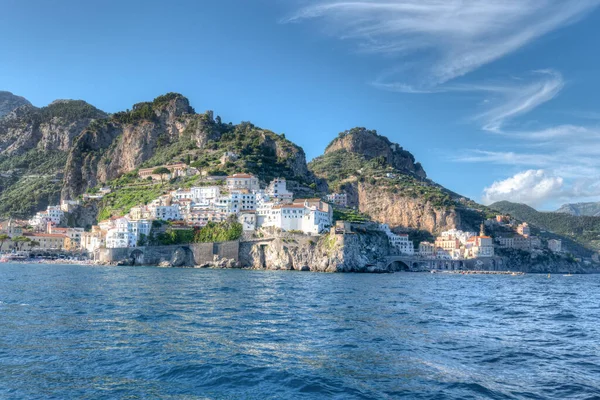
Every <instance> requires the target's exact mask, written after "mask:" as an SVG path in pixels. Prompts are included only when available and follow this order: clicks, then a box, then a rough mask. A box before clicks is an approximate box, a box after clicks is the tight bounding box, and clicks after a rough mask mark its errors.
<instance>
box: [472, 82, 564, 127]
mask: <svg viewBox="0 0 600 400" xmlns="http://www.w3.org/2000/svg"><path fill="white" fill-rule="evenodd" d="M535 72H536V75H537V76H540V77H541V78H540V79H538V80H534V81H531V82H529V83H526V84H523V82H515V83H512V82H510V83H507V84H505V85H504V86H500V87H498V86H494V87H483V88H479V87H478V86H473V90H487V91H490V92H494V93H496V94H498V95H499V96H500V97H501V98H502V99H501V103H500V104H499V105H497V106H495V107H493V108H491V109H489V110H488V111H486V112H484V113H482V114H480V115H478V116H477V117H476V119H479V120H482V121H484V125H483V129H484V130H486V131H489V132H495V133H503V129H502V128H503V126H504V124H505V122H507V121H510V120H511V119H513V118H516V117H518V116H520V115H524V114H526V113H528V112H530V111H531V110H533V109H535V108H536V107H538V106H540V105H541V104H544V103H546V102H547V101H550V100H552V99H553V98H554V97H555V96H556V95H558V94H559V93H560V91H561V90H562V88H563V87H564V81H563V78H562V76H561V74H560V73H558V72H556V71H552V70H543V71H535Z"/></svg>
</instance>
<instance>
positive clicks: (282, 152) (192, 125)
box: [62, 93, 314, 199]
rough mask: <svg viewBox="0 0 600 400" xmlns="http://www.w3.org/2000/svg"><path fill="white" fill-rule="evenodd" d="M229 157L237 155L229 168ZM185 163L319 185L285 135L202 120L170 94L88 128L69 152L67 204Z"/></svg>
mask: <svg viewBox="0 0 600 400" xmlns="http://www.w3.org/2000/svg"><path fill="white" fill-rule="evenodd" d="M225 153H232V155H231V157H230V159H228V160H227V161H226V162H223V160H222V157H223V156H224V155H225ZM180 161H186V162H188V163H189V164H190V165H192V166H194V167H197V168H199V169H201V170H206V171H207V173H209V174H210V175H220V174H222V175H227V174H229V173H234V172H247V173H253V174H256V175H257V176H258V177H259V178H260V179H261V180H263V181H264V182H266V181H269V180H271V179H273V178H275V177H277V176H281V177H284V178H288V179H291V180H294V181H298V182H300V183H306V184H310V183H312V182H313V180H314V179H311V176H310V173H309V172H308V169H307V167H306V157H305V154H304V151H303V150H302V148H300V147H299V146H296V145H295V144H293V143H292V142H290V141H289V140H287V139H285V137H284V136H283V135H277V134H275V133H273V132H271V131H268V130H266V129H261V128H258V127H256V126H254V125H253V124H251V123H250V122H242V123H240V124H238V125H233V124H231V123H229V124H224V123H222V122H221V119H220V117H216V118H214V116H213V112H212V111H207V112H206V113H202V114H197V113H196V112H195V111H194V109H193V108H192V107H191V106H190V104H189V101H188V99H187V98H185V97H183V96H182V95H180V94H177V93H169V94H167V95H164V96H159V97H157V98H156V99H154V101H152V102H146V103H139V104H136V105H134V106H133V109H132V110H131V111H125V112H120V113H116V114H113V115H111V116H110V117H108V118H105V119H99V120H96V121H94V122H93V123H91V124H90V125H89V126H88V127H86V128H85V129H84V130H83V131H82V133H81V134H80V135H79V136H78V137H77V138H76V140H75V141H74V143H73V146H72V148H71V150H70V152H69V155H68V159H67V162H66V167H65V177H64V184H63V189H62V198H64V199H69V198H75V197H77V196H78V195H80V194H81V193H83V192H85V191H86V190H88V189H90V188H92V187H94V186H96V185H98V184H101V183H106V182H109V181H111V180H114V179H117V178H118V177H120V176H122V175H123V174H126V173H129V172H131V171H134V170H135V169H136V168H139V167H153V166H157V165H161V164H165V163H170V162H180Z"/></svg>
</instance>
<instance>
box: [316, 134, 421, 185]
mask: <svg viewBox="0 0 600 400" xmlns="http://www.w3.org/2000/svg"><path fill="white" fill-rule="evenodd" d="M339 150H345V151H347V152H350V153H356V154H361V155H363V156H364V157H365V158H367V159H372V158H376V157H384V158H385V161H386V162H387V163H388V164H389V165H390V166H392V167H393V168H395V169H397V170H398V171H402V172H405V173H410V174H414V175H416V176H418V177H421V178H425V177H426V176H427V174H426V173H425V170H424V169H423V167H422V166H421V164H420V163H418V162H415V157H414V156H413V155H412V154H411V153H410V152H408V151H406V150H404V149H403V148H402V147H401V146H400V145H399V144H397V143H392V142H390V140H389V139H388V138H386V137H385V136H380V135H378V134H377V132H376V131H374V130H368V129H365V128H354V129H351V130H349V131H345V132H342V133H340V134H339V136H338V137H337V138H336V139H334V140H333V141H332V142H331V143H330V144H329V146H327V148H326V149H325V154H327V153H332V152H335V151H339Z"/></svg>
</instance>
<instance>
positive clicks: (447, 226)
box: [0, 92, 600, 272]
mask: <svg viewBox="0 0 600 400" xmlns="http://www.w3.org/2000/svg"><path fill="white" fill-rule="evenodd" d="M4 96H5V98H8V100H10V101H9V102H5V104H9V105H10V107H8V108H6V109H5V110H4V111H3V115H0V218H1V219H0V252H1V253H2V255H3V256H2V260H5V261H7V260H8V261H16V260H30V259H34V260H48V259H56V260H57V261H56V262H65V261H66V260H72V262H89V263H110V264H116V263H119V264H129V265H131V264H135V265H141V264H147V265H158V264H162V265H171V266H215V267H241V268H263V269H264V268H269V269H293V270H311V271H326V272H335V271H355V272H385V271H396V270H413V271H423V270H425V271H427V270H432V269H433V270H438V269H443V270H459V271H461V270H492V271H499V270H521V271H527V272H531V271H533V272H545V271H556V270H563V271H569V272H591V271H595V270H598V253H597V251H598V249H599V246H598V243H597V240H596V239H595V238H596V237H597V235H596V232H600V222H599V221H597V220H596V219H594V218H596V217H589V218H592V219H593V220H591V221H590V220H587V219H586V220H583V219H581V218H584V217H572V218H574V219H576V221H575V222H573V221H574V220H567V221H566V222H561V223H560V224H558V225H557V224H554V225H552V226H550V225H549V224H547V222H548V221H547V220H548V218H546V219H544V218H542V217H544V216H542V217H540V216H539V215H536V214H535V212H536V211H535V210H533V209H523V207H525V206H524V205H518V204H511V203H509V204H496V205H494V204H493V205H491V206H489V207H486V206H483V205H481V204H478V203H476V202H475V201H472V200H470V199H468V198H465V197H464V196H461V195H459V194H457V193H455V192H453V191H451V190H449V189H446V188H444V187H443V186H441V185H439V184H437V183H435V182H433V181H432V180H431V179H429V178H428V177H427V173H426V172H425V169H424V168H423V166H422V165H421V164H420V163H419V162H417V161H416V159H415V157H414V156H413V155H412V154H411V153H410V152H409V151H407V150H405V149H404V148H402V147H401V146H400V145H399V144H397V143H393V142H391V141H390V140H389V139H388V138H386V137H385V136H382V135H380V134H379V133H377V131H375V130H369V129H367V128H364V127H356V128H352V129H349V130H346V131H343V132H340V133H339V134H338V135H337V137H335V138H334V139H333V140H332V141H331V142H330V143H329V145H328V146H327V147H326V148H325V151H324V153H323V154H322V155H321V156H318V157H315V158H314V159H312V160H311V161H310V162H307V161H306V157H305V153H304V150H303V149H302V148H301V147H300V146H298V145H296V144H294V143H293V142H291V141H290V140H288V139H287V138H286V137H285V134H283V133H280V134H278V133H275V132H272V131H269V130H267V129H263V128H260V127H257V126H255V125H254V124H252V123H250V122H241V123H239V124H233V123H225V122H223V121H222V120H221V118H220V117H219V116H215V115H214V113H213V112H212V111H206V112H204V113H196V111H195V110H194V109H193V108H192V107H191V106H190V103H189V101H188V99H187V98H185V97H184V96H182V95H180V94H178V93H167V94H165V95H162V96H159V97H157V98H155V99H154V100H153V101H150V102H143V103H138V104H135V105H133V107H132V109H131V110H127V111H122V112H116V113H113V114H109V113H105V112H103V111H101V110H99V109H97V108H95V107H94V106H92V105H90V104H88V103H86V102H85V101H82V100H57V101H54V102H52V103H51V104H49V105H48V106H46V107H41V108H37V107H34V106H32V105H31V104H30V103H29V102H28V101H26V100H25V99H22V98H18V97H17V96H14V95H12V94H10V93H8V92H5V94H4ZM519 207H521V208H519ZM503 208H504V210H506V209H508V211H504V210H503ZM530 217H531V218H537V220H536V224H533V223H530V224H529V225H528V224H527V223H526V221H527V222H530V221H529V220H528V218H530ZM559 217H560V218H562V220H561V221H563V220H564V218H570V216H568V217H566V216H564V215H560V216H559ZM560 218H558V217H556V216H555V215H553V216H552V218H551V220H550V222H555V221H556V220H558V219H560ZM545 225H548V226H545ZM211 244H212V246H211ZM159 248H164V249H166V250H157V249H159Z"/></svg>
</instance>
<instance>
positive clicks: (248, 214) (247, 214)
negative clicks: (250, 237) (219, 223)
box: [238, 211, 256, 232]
mask: <svg viewBox="0 0 600 400" xmlns="http://www.w3.org/2000/svg"><path fill="white" fill-rule="evenodd" d="M238 221H239V223H240V224H242V226H243V228H244V232H252V231H255V230H256V212H255V211H242V212H240V215H239V217H238Z"/></svg>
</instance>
